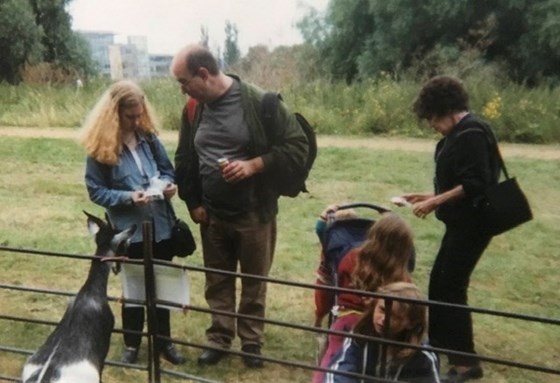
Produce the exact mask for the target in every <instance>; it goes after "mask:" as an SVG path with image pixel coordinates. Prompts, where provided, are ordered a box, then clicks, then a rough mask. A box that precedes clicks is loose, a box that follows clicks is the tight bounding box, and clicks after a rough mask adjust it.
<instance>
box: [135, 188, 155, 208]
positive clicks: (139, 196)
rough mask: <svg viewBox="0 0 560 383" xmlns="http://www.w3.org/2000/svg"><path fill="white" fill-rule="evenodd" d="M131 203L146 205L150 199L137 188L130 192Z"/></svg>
mask: <svg viewBox="0 0 560 383" xmlns="http://www.w3.org/2000/svg"><path fill="white" fill-rule="evenodd" d="M131 198H132V203H133V204H134V205H136V206H145V205H147V204H148V203H149V202H150V201H151V199H150V198H149V197H147V196H146V195H145V194H144V192H143V191H141V190H137V191H134V192H132V197H131Z"/></svg>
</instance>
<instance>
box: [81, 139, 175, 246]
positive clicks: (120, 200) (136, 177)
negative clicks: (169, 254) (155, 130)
mask: <svg viewBox="0 0 560 383" xmlns="http://www.w3.org/2000/svg"><path fill="white" fill-rule="evenodd" d="M152 137H153V138H152ZM137 139H138V145H137V146H136V151H137V153H138V156H139V157H140V161H141V162H142V166H143V168H144V170H145V172H146V175H145V176H144V175H142V173H141V172H140V170H139V169H138V166H137V165H136V162H135V161H134V157H133V156H132V153H131V151H130V150H129V149H128V147H126V146H124V147H123V151H122V153H121V155H120V159H119V163H118V164H117V165H115V166H109V165H105V164H102V163H100V162H98V161H96V160H95V159H93V158H91V157H90V156H88V158H87V161H86V173H85V181H86V186H87V190H88V193H89V198H90V199H91V200H92V201H93V202H94V203H96V204H98V205H100V206H103V207H104V208H105V209H106V211H107V213H108V214H109V218H110V219H111V222H112V223H113V224H114V225H115V226H116V227H118V228H122V229H125V228H127V227H129V226H131V225H132V224H136V225H137V229H136V232H135V233H134V236H133V237H132V242H133V243H134V242H141V241H142V223H143V222H144V221H146V220H151V219H153V222H154V240H155V241H156V242H159V241H161V240H164V239H169V238H170V237H171V228H172V226H173V218H172V217H173V214H172V213H171V211H170V208H171V207H170V204H168V203H167V202H166V201H165V200H156V201H152V202H150V203H149V204H147V205H146V206H142V207H141V206H136V205H134V204H133V203H132V192H134V191H137V190H145V189H147V187H148V186H149V184H150V178H152V177H154V176H159V178H160V179H162V180H165V181H168V182H170V183H174V182H175V173H174V170H173V165H172V164H171V161H170V160H169V157H168V156H167V153H166V152H165V148H164V147H163V145H162V143H161V141H160V140H159V139H158V138H157V137H156V136H151V137H149V138H148V137H145V136H144V135H142V134H138V135H137ZM148 139H149V140H152V144H150V143H149V142H148V141H147V140H148ZM152 149H153V150H152Z"/></svg>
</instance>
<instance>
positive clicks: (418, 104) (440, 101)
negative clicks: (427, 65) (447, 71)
mask: <svg viewBox="0 0 560 383" xmlns="http://www.w3.org/2000/svg"><path fill="white" fill-rule="evenodd" d="M412 110H413V111H414V113H415V114H416V116H417V117H418V118H420V119H427V120H429V119H430V118H432V117H444V116H446V115H448V114H450V113H454V112H462V111H466V110H469V95H468V94H467V91H466V90H465V87H464V86H463V84H462V82H461V81H460V80H459V79H457V78H455V77H451V76H435V77H432V78H431V79H430V80H428V81H427V82H426V83H425V84H424V86H422V89H421V90H420V92H419V93H418V96H417V97H416V99H415V100H414V104H413V106H412Z"/></svg>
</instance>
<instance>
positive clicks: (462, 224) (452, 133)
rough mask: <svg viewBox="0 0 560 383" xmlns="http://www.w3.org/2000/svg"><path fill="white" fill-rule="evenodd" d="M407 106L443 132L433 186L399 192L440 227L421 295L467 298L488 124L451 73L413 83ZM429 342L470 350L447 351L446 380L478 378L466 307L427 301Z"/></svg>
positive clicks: (479, 237) (479, 248) (492, 178)
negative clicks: (424, 190)
mask: <svg viewBox="0 0 560 383" xmlns="http://www.w3.org/2000/svg"><path fill="white" fill-rule="evenodd" d="M413 110H414V112H415V114H416V115H417V116H418V118H420V119H425V120H427V121H428V123H429V124H430V126H431V127H432V128H433V129H434V130H435V131H437V132H439V133H440V134H441V135H442V136H443V138H442V139H441V140H440V141H439V142H438V144H437V147H436V152H435V164H436V169H435V177H434V183H435V185H434V186H435V191H434V192H433V193H411V194H405V195H403V196H402V197H403V198H404V199H406V200H407V201H408V202H409V203H412V204H414V206H413V212H414V214H415V215H416V216H417V217H420V218H425V217H426V216H427V215H428V214H430V213H431V212H433V211H435V214H436V217H437V218H438V219H439V220H441V221H443V223H444V224H445V234H444V237H443V239H442V241H441V246H440V249H439V252H438V254H437V257H436V260H435V262H434V266H433V268H432V272H431V275H430V286H429V299H430V300H434V301H442V302H448V303H454V304H459V305H466V304H467V289H468V286H469V281H470V276H471V273H472V272H473V270H474V268H475V266H476V264H477V262H478V260H479V259H480V256H481V255H482V253H483V252H484V250H485V249H486V247H487V246H488V244H489V243H490V240H491V238H492V237H491V236H490V235H488V234H486V233H484V230H483V229H482V225H483V223H484V222H482V221H481V219H480V217H479V213H478V211H477V208H476V200H477V197H479V196H480V195H482V193H483V191H484V190H485V189H486V188H487V187H489V186H490V185H493V184H495V183H497V180H498V175H499V162H498V160H497V155H496V151H495V148H494V146H493V145H492V144H491V143H492V142H493V138H492V136H493V133H492V131H491V130H490V127H489V126H488V125H487V124H486V123H485V122H484V121H483V120H481V119H479V118H478V117H476V116H475V115H473V114H472V113H470V112H469V97H468V94H467V92H466V90H465V88H464V87H463V85H462V83H461V82H460V81H459V80H458V79H456V78H453V77H449V76H437V77H434V78H432V79H430V80H429V81H428V82H427V83H426V84H425V85H424V86H423V87H422V89H421V90H420V93H419V94H418V96H417V98H416V100H415V102H414V106H413ZM429 335H430V342H431V344H432V345H434V346H436V347H441V348H446V349H451V350H456V351H461V352H464V353H469V354H472V356H458V355H449V363H450V365H451V366H452V367H451V370H450V371H449V374H448V375H449V379H450V381H454V382H462V381H465V380H469V379H478V378H480V377H482V368H481V367H480V363H479V360H478V359H477V358H476V353H475V350H474V340H473V329H472V319H471V314H470V311H468V310H467V309H459V308H448V307H442V306H430V330H429Z"/></svg>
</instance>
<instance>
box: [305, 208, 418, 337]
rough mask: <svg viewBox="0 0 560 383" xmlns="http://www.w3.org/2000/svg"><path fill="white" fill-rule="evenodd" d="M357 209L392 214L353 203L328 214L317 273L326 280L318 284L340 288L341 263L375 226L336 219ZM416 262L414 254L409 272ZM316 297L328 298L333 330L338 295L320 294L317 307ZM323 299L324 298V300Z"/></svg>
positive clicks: (357, 220) (367, 221)
mask: <svg viewBox="0 0 560 383" xmlns="http://www.w3.org/2000/svg"><path fill="white" fill-rule="evenodd" d="M357 208H360V209H370V210H374V211H375V212H376V213H377V214H383V213H388V212H391V210H390V209H387V208H384V207H381V206H378V205H374V204H369V203H351V204H347V205H342V206H339V207H338V209H337V211H336V212H335V211H334V210H332V211H329V212H327V223H326V228H325V230H324V233H323V235H322V237H321V238H320V239H321V245H322V248H323V259H322V260H321V266H320V268H319V270H318V274H323V276H324V278H323V279H322V281H321V282H319V279H321V278H318V284H323V285H330V286H334V287H338V280H339V278H338V275H337V270H338V266H339V264H340V262H341V260H342V259H343V258H344V256H345V255H346V254H347V253H348V252H349V251H350V250H351V249H353V248H356V247H359V246H360V245H361V244H362V243H363V242H364V240H365V239H366V236H367V232H368V230H369V228H370V227H371V226H372V225H373V224H374V223H375V219H369V218H363V216H350V218H348V216H347V217H345V218H344V219H336V214H340V212H341V210H347V209H357ZM337 212H339V213H337ZM415 259H416V256H415V253H414V252H413V254H412V255H411V257H410V260H409V264H408V270H409V272H412V271H413V270H414V267H415ZM323 291H324V290H323ZM317 294H323V295H326V296H328V297H329V298H328V299H329V300H330V302H328V303H324V304H327V305H328V306H330V307H332V309H331V310H329V313H328V326H329V327H330V325H331V324H332V322H333V321H334V320H335V319H336V314H337V305H338V302H337V295H338V294H332V293H321V292H319V290H317V292H316V304H317V305H319V304H320V303H318V298H317ZM319 299H321V298H319ZM324 299H325V298H324V297H323V300H324ZM323 311H325V310H323Z"/></svg>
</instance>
